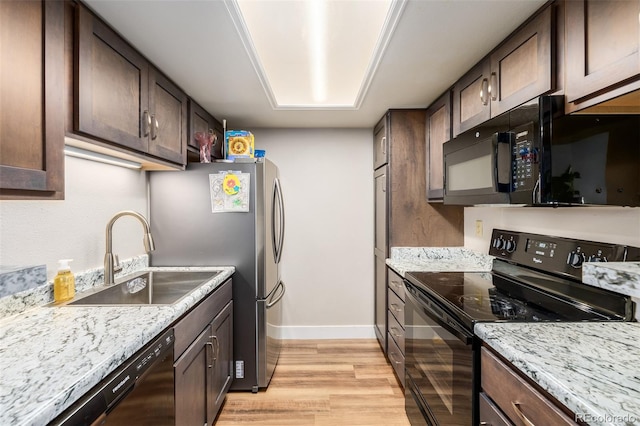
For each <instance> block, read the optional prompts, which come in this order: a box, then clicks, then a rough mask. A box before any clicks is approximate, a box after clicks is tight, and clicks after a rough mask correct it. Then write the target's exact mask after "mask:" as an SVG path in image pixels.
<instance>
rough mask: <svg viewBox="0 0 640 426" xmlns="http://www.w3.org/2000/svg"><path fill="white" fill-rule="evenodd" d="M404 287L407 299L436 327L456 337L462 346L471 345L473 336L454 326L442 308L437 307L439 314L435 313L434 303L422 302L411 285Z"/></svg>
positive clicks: (456, 325)
mask: <svg viewBox="0 0 640 426" xmlns="http://www.w3.org/2000/svg"><path fill="white" fill-rule="evenodd" d="M405 287H407V290H408V291H406V292H405V294H406V295H407V296H409V298H411V299H412V301H413V302H414V304H415V305H416V306H417V307H418V308H420V309H421V310H422V311H423V312H424V313H425V314H426V315H428V316H429V318H431V319H432V320H433V321H435V322H436V323H438V325H439V326H440V327H442V328H444V329H445V330H447V331H448V332H449V333H451V334H453V335H454V336H456V337H457V338H458V339H460V340H461V341H462V342H463V343H464V344H466V345H470V344H471V343H472V341H473V334H472V333H469V332H468V331H467V330H465V329H464V328H462V327H460V326H459V325H458V324H456V323H455V322H454V320H452V319H450V318H449V315H447V314H446V313H444V311H442V308H440V307H437V309H438V310H439V311H440V312H438V311H436V310H435V309H434V308H433V307H432V305H433V304H434V302H432V301H429V300H424V299H423V298H421V297H419V296H417V295H416V294H415V293H414V292H415V291H419V290H414V287H413V285H411V284H407V283H405Z"/></svg>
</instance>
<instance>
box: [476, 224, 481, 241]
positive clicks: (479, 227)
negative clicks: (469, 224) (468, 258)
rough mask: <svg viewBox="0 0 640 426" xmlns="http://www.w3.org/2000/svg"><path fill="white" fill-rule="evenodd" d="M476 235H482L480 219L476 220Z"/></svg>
mask: <svg viewBox="0 0 640 426" xmlns="http://www.w3.org/2000/svg"><path fill="white" fill-rule="evenodd" d="M476 237H482V221H481V220H476Z"/></svg>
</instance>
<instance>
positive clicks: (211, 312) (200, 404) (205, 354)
mask: <svg viewBox="0 0 640 426" xmlns="http://www.w3.org/2000/svg"><path fill="white" fill-rule="evenodd" d="M231 294H232V281H231V279H229V280H227V281H226V282H225V283H224V284H223V285H222V286H221V287H219V288H217V289H216V290H215V291H214V292H213V293H212V294H211V295H209V296H208V297H207V298H206V299H204V300H203V301H202V302H200V304H199V305H198V306H196V307H195V308H194V309H193V310H191V311H190V312H189V313H188V314H187V315H186V316H184V317H183V318H182V319H181V320H180V321H179V322H178V323H177V324H176V325H175V326H174V332H175V338H176V340H175V345H174V360H175V363H174V369H175V404H176V424H177V425H202V424H207V425H213V424H214V419H215V418H216V415H217V414H218V411H219V410H220V407H221V406H222V402H223V401H224V398H225V396H226V394H227V391H228V390H229V387H230V386H231V382H232V380H233V301H232V300H231Z"/></svg>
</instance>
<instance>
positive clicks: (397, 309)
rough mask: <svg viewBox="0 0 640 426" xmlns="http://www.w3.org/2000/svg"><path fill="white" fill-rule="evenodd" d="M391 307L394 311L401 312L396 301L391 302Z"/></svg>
mask: <svg viewBox="0 0 640 426" xmlns="http://www.w3.org/2000/svg"><path fill="white" fill-rule="evenodd" d="M391 309H393V310H394V311H396V312H398V313H400V312H402V308H401V307H399V306H398V304H397V303H392V304H391Z"/></svg>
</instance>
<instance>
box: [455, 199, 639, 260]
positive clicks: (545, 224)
mask: <svg viewBox="0 0 640 426" xmlns="http://www.w3.org/2000/svg"><path fill="white" fill-rule="evenodd" d="M476 220H481V221H482V225H483V235H482V236H477V235H476V229H475V228H476ZM494 228H498V229H506V230H513V231H523V232H532V233H538V234H546V235H555V236H558V237H567V238H579V239H583V240H591V241H601V242H608V243H615V244H626V245H631V246H635V247H640V208H637V207H636V208H631V207H563V208H546V207H466V208H465V209H464V245H465V247H467V248H471V249H473V250H476V251H478V252H481V253H487V252H488V249H489V240H490V239H491V230H492V229H494Z"/></svg>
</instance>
